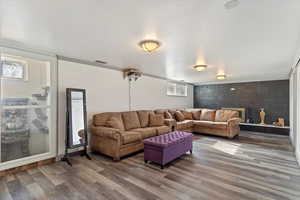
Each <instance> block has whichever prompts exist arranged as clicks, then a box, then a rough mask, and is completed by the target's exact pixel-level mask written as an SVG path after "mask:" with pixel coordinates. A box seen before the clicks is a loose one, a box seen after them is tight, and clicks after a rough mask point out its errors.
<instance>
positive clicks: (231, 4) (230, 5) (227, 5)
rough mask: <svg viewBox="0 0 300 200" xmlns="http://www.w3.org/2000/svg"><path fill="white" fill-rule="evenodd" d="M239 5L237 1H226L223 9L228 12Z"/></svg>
mask: <svg viewBox="0 0 300 200" xmlns="http://www.w3.org/2000/svg"><path fill="white" fill-rule="evenodd" d="M239 4H240V1H239V0H227V1H225V3H224V7H225V8H226V9H227V10H230V9H233V8H235V7H237V6H238V5H239Z"/></svg>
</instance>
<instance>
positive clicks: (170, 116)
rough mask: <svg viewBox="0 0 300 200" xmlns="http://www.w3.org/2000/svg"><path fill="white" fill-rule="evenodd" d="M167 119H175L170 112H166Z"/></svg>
mask: <svg viewBox="0 0 300 200" xmlns="http://www.w3.org/2000/svg"><path fill="white" fill-rule="evenodd" d="M165 118H166V119H173V117H172V115H171V113H169V112H168V111H166V112H165Z"/></svg>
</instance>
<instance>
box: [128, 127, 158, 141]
mask: <svg viewBox="0 0 300 200" xmlns="http://www.w3.org/2000/svg"><path fill="white" fill-rule="evenodd" d="M131 131H134V132H139V133H140V134H141V136H142V139H145V138H149V137H153V136H156V127H147V128H136V129H132V130H131Z"/></svg>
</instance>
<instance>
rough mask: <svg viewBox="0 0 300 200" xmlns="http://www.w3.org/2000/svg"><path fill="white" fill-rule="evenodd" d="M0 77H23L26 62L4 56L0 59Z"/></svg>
mask: <svg viewBox="0 0 300 200" xmlns="http://www.w3.org/2000/svg"><path fill="white" fill-rule="evenodd" d="M1 60H2V65H1V77H2V78H12V79H24V78H25V66H26V62H22V61H18V60H15V59H9V58H7V57H4V58H2V59H1Z"/></svg>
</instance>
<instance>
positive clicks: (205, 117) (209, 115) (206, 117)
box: [200, 109, 216, 121]
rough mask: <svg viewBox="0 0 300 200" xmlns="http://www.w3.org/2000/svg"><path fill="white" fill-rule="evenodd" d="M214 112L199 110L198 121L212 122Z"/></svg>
mask: <svg viewBox="0 0 300 200" xmlns="http://www.w3.org/2000/svg"><path fill="white" fill-rule="evenodd" d="M215 114H216V110H210V109H203V110H201V116H200V120H202V121H214V120H215Z"/></svg>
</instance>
